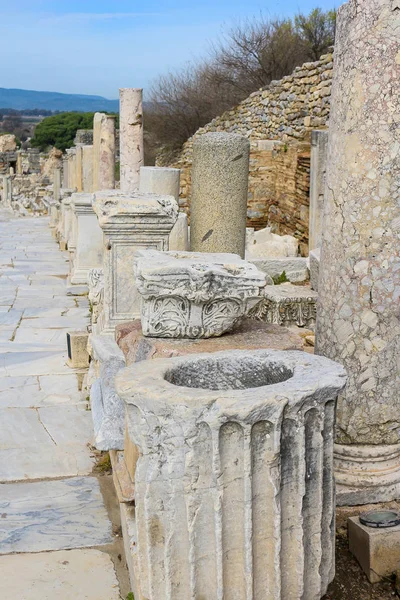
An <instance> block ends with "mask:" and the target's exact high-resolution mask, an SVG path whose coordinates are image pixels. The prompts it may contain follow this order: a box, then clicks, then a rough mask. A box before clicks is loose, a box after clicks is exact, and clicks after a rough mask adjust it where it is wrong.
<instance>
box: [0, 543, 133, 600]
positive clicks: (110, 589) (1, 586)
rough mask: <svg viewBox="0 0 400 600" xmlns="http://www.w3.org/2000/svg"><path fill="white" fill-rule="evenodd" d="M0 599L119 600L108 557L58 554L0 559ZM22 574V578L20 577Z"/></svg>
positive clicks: (82, 552)
mask: <svg viewBox="0 0 400 600" xmlns="http://www.w3.org/2000/svg"><path fill="white" fill-rule="evenodd" d="M0 572H1V573H2V577H1V578H0V598H3V600H6V599H7V598H9V599H10V600H11V599H15V600H16V599H17V598H18V599H23V600H56V599H57V598H58V599H59V600H77V598H78V596H77V593H79V599H78V600H120V598H121V596H120V594H119V586H118V581H117V579H116V575H115V571H114V566H113V563H112V560H111V558H110V557H109V556H108V554H106V553H104V552H101V551H100V550H93V549H90V550H88V549H85V550H61V551H58V552H57V551H55V552H44V553H39V554H18V555H10V556H2V557H0ZM21 573H23V577H21Z"/></svg>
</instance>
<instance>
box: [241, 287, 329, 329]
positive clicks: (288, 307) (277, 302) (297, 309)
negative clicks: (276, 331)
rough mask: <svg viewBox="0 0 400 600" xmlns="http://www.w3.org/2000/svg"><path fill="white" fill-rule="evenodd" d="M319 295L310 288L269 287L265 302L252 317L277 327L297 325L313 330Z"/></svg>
mask: <svg viewBox="0 0 400 600" xmlns="http://www.w3.org/2000/svg"><path fill="white" fill-rule="evenodd" d="M317 298H318V294H317V293H316V292H314V291H313V290H311V289H310V288H308V287H303V286H296V285H292V284H290V283H284V284H282V285H267V286H266V288H265V290H264V300H263V301H262V302H261V303H260V304H259V305H258V306H257V307H256V308H255V309H254V310H253V311H252V313H251V316H252V317H254V318H256V319H260V320H263V321H266V322H267V323H274V324H275V325H284V326H286V327H288V326H290V325H297V326H298V327H309V328H313V327H314V325H315V320H316V314H317Z"/></svg>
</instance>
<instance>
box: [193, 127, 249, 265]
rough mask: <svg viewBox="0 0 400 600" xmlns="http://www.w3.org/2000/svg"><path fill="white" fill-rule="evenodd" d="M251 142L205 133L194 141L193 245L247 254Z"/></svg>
mask: <svg viewBox="0 0 400 600" xmlns="http://www.w3.org/2000/svg"><path fill="white" fill-rule="evenodd" d="M249 154H250V142H249V140H248V139H247V138H245V137H243V136H241V135H236V134H234V133H206V134H204V135H200V136H198V137H197V138H196V139H195V141H194V144H193V168H192V201H191V206H190V225H191V227H190V249H191V251H192V252H231V253H233V254H239V255H240V256H241V257H242V258H244V252H245V242H246V217H247V189H248V179H249Z"/></svg>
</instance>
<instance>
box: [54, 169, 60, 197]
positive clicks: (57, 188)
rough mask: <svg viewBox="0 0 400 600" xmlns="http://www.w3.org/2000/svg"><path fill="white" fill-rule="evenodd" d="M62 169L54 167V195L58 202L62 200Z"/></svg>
mask: <svg viewBox="0 0 400 600" xmlns="http://www.w3.org/2000/svg"><path fill="white" fill-rule="evenodd" d="M60 189H61V169H54V173H53V196H54V200H55V201H56V202H59V201H60Z"/></svg>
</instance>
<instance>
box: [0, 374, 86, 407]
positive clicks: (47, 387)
mask: <svg viewBox="0 0 400 600" xmlns="http://www.w3.org/2000/svg"><path fill="white" fill-rule="evenodd" d="M81 403H86V400H85V397H84V394H83V393H82V392H80V391H79V390H78V379H77V376H76V375H75V373H73V372H71V373H68V374H66V375H41V376H40V377H34V376H30V377H23V376H20V377H3V378H0V409H1V408H13V407H16V408H24V407H25V408H39V407H42V406H47V405H50V406H53V405H59V404H69V405H74V404H81Z"/></svg>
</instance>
